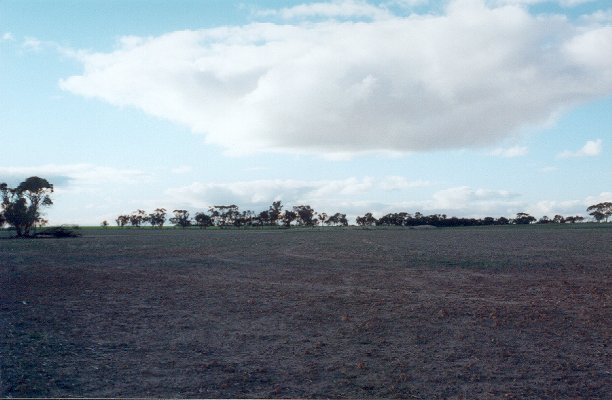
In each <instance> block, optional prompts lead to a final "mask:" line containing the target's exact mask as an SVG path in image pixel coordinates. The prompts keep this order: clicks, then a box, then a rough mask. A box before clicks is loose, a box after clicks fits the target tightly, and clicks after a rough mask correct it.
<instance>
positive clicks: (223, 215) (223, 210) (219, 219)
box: [208, 204, 240, 227]
mask: <svg viewBox="0 0 612 400" xmlns="http://www.w3.org/2000/svg"><path fill="white" fill-rule="evenodd" d="M208 210H209V211H210V217H211V218H212V219H213V222H214V223H215V225H217V226H219V227H224V226H230V225H234V222H235V221H236V219H238V218H240V212H239V211H238V206H236V205H234V204H232V205H229V206H212V207H210V208H209V209H208Z"/></svg>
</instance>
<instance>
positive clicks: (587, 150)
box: [557, 139, 603, 158]
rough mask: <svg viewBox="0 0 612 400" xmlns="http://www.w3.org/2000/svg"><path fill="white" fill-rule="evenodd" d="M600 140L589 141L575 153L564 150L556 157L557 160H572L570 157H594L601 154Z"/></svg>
mask: <svg viewBox="0 0 612 400" xmlns="http://www.w3.org/2000/svg"><path fill="white" fill-rule="evenodd" d="M602 143H603V142H602V140H601V139H596V140H589V141H587V142H586V143H585V144H584V146H582V147H581V148H580V149H578V150H576V151H570V150H565V151H562V152H561V153H559V154H558V155H557V157H558V158H572V157H595V156H598V155H599V154H600V153H601V150H602Z"/></svg>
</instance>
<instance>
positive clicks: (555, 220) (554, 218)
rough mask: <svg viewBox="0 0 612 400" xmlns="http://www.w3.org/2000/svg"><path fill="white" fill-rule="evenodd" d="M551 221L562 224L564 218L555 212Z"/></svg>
mask: <svg viewBox="0 0 612 400" xmlns="http://www.w3.org/2000/svg"><path fill="white" fill-rule="evenodd" d="M552 222H553V223H555V224H564V223H565V218H563V215H559V214H557V215H555V216H554V217H553V219H552Z"/></svg>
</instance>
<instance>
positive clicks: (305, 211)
mask: <svg viewBox="0 0 612 400" xmlns="http://www.w3.org/2000/svg"><path fill="white" fill-rule="evenodd" d="M293 212H295V213H296V214H297V220H298V223H299V224H300V225H304V226H315V225H316V222H315V221H317V220H316V219H315V218H313V217H314V215H315V211H314V210H313V209H312V208H311V207H310V206H307V205H306V206H294V207H293Z"/></svg>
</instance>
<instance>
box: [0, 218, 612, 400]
mask: <svg viewBox="0 0 612 400" xmlns="http://www.w3.org/2000/svg"><path fill="white" fill-rule="evenodd" d="M84 234H85V236H84V237H82V238H78V239H38V240H0V372H1V376H0V394H1V395H2V397H42V396H45V397H71V396H73V397H74V396H79V397H82V396H88V397H89V396H96V397H111V396H112V397H134V396H140V397H198V398H203V397H250V398H253V397H259V398H261V397H264V398H268V397H274V398H279V397H308V398H314V397H316V398H321V397H332V398H340V397H341V398H346V397H351V398H381V397H385V398H389V397H391V398H407V399H410V398H422V399H431V398H601V399H610V398H612V386H611V372H612V366H611V361H610V360H611V359H612V358H611V357H610V336H611V333H612V324H611V317H612V314H611V307H610V297H611V294H612V292H611V290H610V289H611V287H612V285H611V283H612V280H611V277H612V276H611V272H612V268H611V266H612V224H610V225H609V226H603V224H600V225H599V226H597V225H594V224H580V226H579V225H575V226H525V227H519V226H507V227H482V228H469V229H468V228H454V229H429V230H416V229H415V230H404V229H400V230H398V229H388V230H361V229H348V230H343V229H319V230H316V229H304V230H298V229H294V230H271V231H270V230H267V231H255V230H252V231H198V230H192V231H181V230H164V231H153V230H135V229H134V230H129V229H125V230H107V231H104V230H86V231H84Z"/></svg>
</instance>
